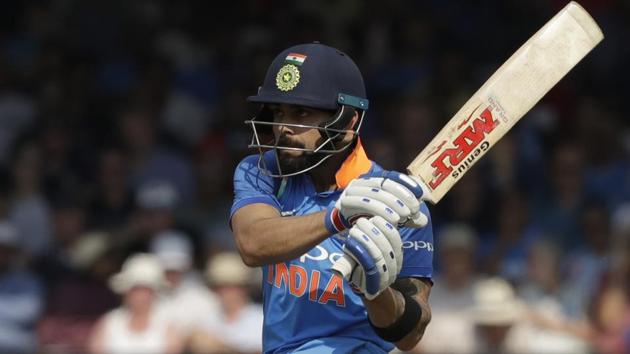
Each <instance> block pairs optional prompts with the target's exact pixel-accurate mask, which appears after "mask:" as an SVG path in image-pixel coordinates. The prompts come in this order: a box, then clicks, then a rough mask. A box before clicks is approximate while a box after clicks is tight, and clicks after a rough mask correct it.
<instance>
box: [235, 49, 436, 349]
mask: <svg viewBox="0 0 630 354" xmlns="http://www.w3.org/2000/svg"><path fill="white" fill-rule="evenodd" d="M248 101H250V102H255V103H257V104H260V111H259V113H258V114H257V115H256V116H255V117H254V118H253V119H251V120H249V121H246V123H247V124H248V125H249V126H250V127H251V129H252V130H253V138H252V143H251V144H250V147H253V148H257V149H258V151H259V154H255V155H250V156H248V157H246V158H244V159H243V160H242V161H241V162H240V163H239V165H238V166H237V168H236V171H235V173H234V202H233V205H232V209H231V213H230V224H231V227H232V230H233V233H234V237H235V239H236V244H237V246H238V249H239V252H240V254H241V257H242V259H243V261H244V262H245V263H246V264H247V265H248V266H251V267H257V266H260V267H262V270H263V297H264V329H263V349H264V352H265V353H318V354H321V353H387V352H389V351H391V350H393V349H394V346H396V347H398V348H399V349H401V350H410V349H411V348H413V347H414V346H415V345H416V344H417V343H418V341H419V340H420V339H421V338H422V335H423V333H424V330H425V328H426V326H427V324H428V323H429V321H430V318H431V310H430V308H429V303H428V298H429V293H430V289H431V284H432V282H431V276H432V271H433V267H432V260H433V231H432V227H431V220H430V216H429V211H428V209H427V207H426V205H425V204H424V203H422V202H421V201H420V197H421V196H422V193H423V187H422V185H421V184H419V183H418V182H417V181H416V180H415V179H414V178H412V177H410V176H408V175H405V174H401V173H398V172H395V171H385V170H383V168H382V167H380V166H379V165H378V164H376V163H375V162H373V161H371V160H369V159H368V157H367V156H366V152H365V151H364V149H363V147H362V145H361V140H360V139H359V130H360V128H361V123H362V120H363V117H364V115H365V113H366V111H367V110H368V108H369V102H368V99H367V98H366V91H365V86H364V83H363V78H362V75H361V73H360V71H359V69H358V68H357V66H356V64H355V63H354V62H353V61H352V59H350V57H348V55H346V54H344V53H343V52H341V51H339V50H337V49H335V48H332V47H329V46H326V45H323V44H319V43H317V42H315V43H309V44H301V45H297V46H293V47H291V48H288V49H286V50H284V51H283V52H281V53H280V54H279V55H278V56H277V57H276V58H275V59H274V60H273V62H272V63H271V66H270V67H269V69H268V71H267V74H266V76H265V79H264V82H263V85H262V86H261V87H260V88H259V90H258V93H257V94H256V95H255V96H251V97H249V98H248ZM342 258H343V259H351V260H352V262H349V263H346V264H352V265H353V267H354V268H353V269H352V272H351V274H350V276H348V277H347V279H344V278H342V277H341V276H340V275H338V273H337V272H335V271H333V270H332V266H333V264H335V262H338V261H340V259H342Z"/></svg>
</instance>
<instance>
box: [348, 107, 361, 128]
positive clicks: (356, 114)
mask: <svg viewBox="0 0 630 354" xmlns="http://www.w3.org/2000/svg"><path fill="white" fill-rule="evenodd" d="M357 124H359V111H357V110H356V109H354V114H353V115H352V119H350V123H348V126H347V127H345V129H347V130H352V129H354V128H355V127H356V126H357Z"/></svg>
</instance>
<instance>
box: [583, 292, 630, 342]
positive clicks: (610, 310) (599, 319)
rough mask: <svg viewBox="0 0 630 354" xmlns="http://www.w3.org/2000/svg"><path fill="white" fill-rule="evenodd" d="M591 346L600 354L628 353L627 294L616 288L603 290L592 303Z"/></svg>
mask: <svg viewBox="0 0 630 354" xmlns="http://www.w3.org/2000/svg"><path fill="white" fill-rule="evenodd" d="M594 309H595V311H594V326H595V333H594V335H593V336H592V340H593V345H594V347H595V349H596V351H597V353H600V354H622V353H624V354H625V353H628V351H630V302H629V301H628V294H627V293H625V292H624V291H623V289H620V288H618V287H616V286H610V287H607V288H605V289H604V290H603V291H602V292H601V294H600V296H599V297H598V298H597V299H596V300H595V301H594Z"/></svg>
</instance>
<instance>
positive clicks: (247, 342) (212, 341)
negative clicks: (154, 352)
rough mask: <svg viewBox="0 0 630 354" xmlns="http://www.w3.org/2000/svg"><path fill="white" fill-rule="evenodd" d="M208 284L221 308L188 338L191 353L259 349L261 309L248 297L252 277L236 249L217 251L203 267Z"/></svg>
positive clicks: (255, 350) (260, 341)
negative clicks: (235, 251) (228, 251)
mask: <svg viewBox="0 0 630 354" xmlns="http://www.w3.org/2000/svg"><path fill="white" fill-rule="evenodd" d="M206 277H207V280H208V283H209V284H210V287H211V288H212V289H214V291H215V292H216V293H217V295H218V297H219V301H220V304H221V309H220V311H218V312H215V313H212V314H209V315H208V317H207V319H206V321H205V323H204V325H203V326H202V327H200V328H199V329H198V330H197V331H196V333H195V334H194V336H193V338H192V340H191V349H192V351H193V352H194V353H208V354H209V353H234V352H236V353H260V352H261V350H262V323H263V312H262V308H261V307H260V305H258V304H254V303H253V302H252V301H251V298H250V294H249V291H250V289H249V287H250V286H251V285H252V284H253V282H254V281H255V279H254V278H255V277H254V276H253V274H252V271H251V269H249V268H247V267H246V266H245V264H243V261H242V260H241V258H240V256H239V255H238V254H237V253H219V254H216V255H215V256H213V257H212V258H211V259H210V260H209V261H208V264H207V267H206Z"/></svg>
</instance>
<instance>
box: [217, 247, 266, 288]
mask: <svg viewBox="0 0 630 354" xmlns="http://www.w3.org/2000/svg"><path fill="white" fill-rule="evenodd" d="M205 273H206V279H207V280H208V283H209V284H210V285H211V286H216V285H251V284H252V283H253V280H254V279H253V278H254V274H253V272H252V269H250V268H248V267H247V266H246V265H245V263H243V260H242V259H241V257H240V256H239V255H238V254H236V253H233V252H223V253H218V254H216V255H214V256H212V257H211V258H210V259H209V260H208V263H207V265H206V272H205Z"/></svg>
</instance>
